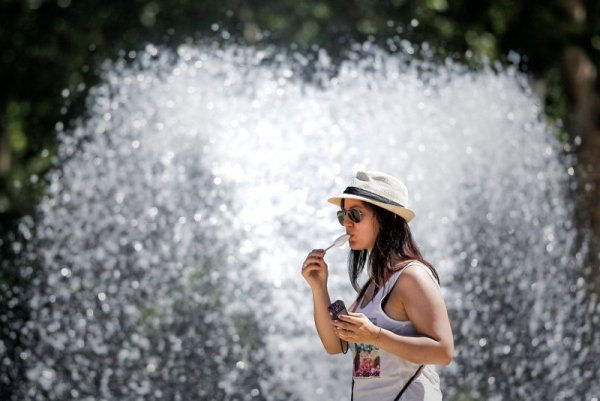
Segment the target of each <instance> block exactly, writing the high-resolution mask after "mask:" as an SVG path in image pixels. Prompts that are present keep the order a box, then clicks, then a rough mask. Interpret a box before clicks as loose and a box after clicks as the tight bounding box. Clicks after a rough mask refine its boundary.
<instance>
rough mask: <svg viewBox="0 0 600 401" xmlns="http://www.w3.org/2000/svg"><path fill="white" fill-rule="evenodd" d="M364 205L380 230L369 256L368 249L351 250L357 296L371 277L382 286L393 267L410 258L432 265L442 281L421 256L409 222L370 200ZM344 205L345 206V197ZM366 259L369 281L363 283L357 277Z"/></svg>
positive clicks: (349, 258)
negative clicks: (371, 212) (370, 211)
mask: <svg viewBox="0 0 600 401" xmlns="http://www.w3.org/2000/svg"><path fill="white" fill-rule="evenodd" d="M364 204H365V206H366V207H368V208H369V209H370V210H372V211H373V213H374V214H375V218H376V219H377V222H378V223H379V232H378V233H377V238H376V239H375V245H374V246H373V250H372V251H371V255H370V257H369V253H368V251H367V250H361V251H350V254H349V255H348V275H349V276H350V283H352V287H354V289H355V290H356V291H357V292H358V293H359V295H358V298H360V297H362V295H363V294H364V292H365V291H366V289H367V287H368V285H369V283H370V281H371V280H372V281H374V282H375V285H376V286H377V287H381V286H383V284H384V283H385V280H386V279H387V278H388V276H389V274H390V271H391V269H392V268H393V267H395V266H398V265H399V264H402V263H403V262H408V261H411V260H418V261H419V262H421V263H423V264H424V265H425V266H427V267H428V268H430V269H431V271H432V273H433V275H434V276H435V278H436V280H437V281H438V282H439V281H440V279H439V276H438V274H437V271H436V270H435V268H434V267H433V265H432V264H431V263H429V262H428V261H426V260H425V259H424V258H423V256H422V255H421V251H420V250H419V247H418V246H417V244H416V243H415V241H414V239H413V237H412V234H411V232H410V227H409V226H408V222H407V221H406V220H404V219H403V218H402V217H400V216H398V215H397V214H395V213H392V212H390V211H388V210H385V209H382V208H381V207H379V206H376V205H373V204H371V203H368V202H364ZM341 206H342V208H343V207H344V200H343V199H342V205H341ZM367 259H369V280H368V281H367V282H366V283H365V284H364V285H363V286H361V285H360V284H359V282H358V278H359V277H360V275H361V273H362V272H363V270H364V268H365V264H366V262H367Z"/></svg>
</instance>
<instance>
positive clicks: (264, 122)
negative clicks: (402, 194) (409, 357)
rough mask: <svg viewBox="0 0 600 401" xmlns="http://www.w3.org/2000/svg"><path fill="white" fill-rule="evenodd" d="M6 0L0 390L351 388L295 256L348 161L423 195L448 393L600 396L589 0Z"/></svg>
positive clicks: (193, 395) (417, 226)
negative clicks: (328, 346) (321, 333)
mask: <svg viewBox="0 0 600 401" xmlns="http://www.w3.org/2000/svg"><path fill="white" fill-rule="evenodd" d="M0 7H1V8H0V10H1V12H0V43H1V44H2V46H1V48H0V61H1V64H0V65H1V74H2V75H1V82H2V88H3V90H2V91H0V99H2V103H1V106H2V107H1V108H0V113H1V114H0V116H1V118H0V123H1V124H2V127H1V128H2V130H1V131H0V217H1V222H2V223H1V224H2V226H1V232H0V252H1V253H0V257H1V259H0V269H1V270H0V273H1V276H0V278H1V280H2V281H1V282H0V322H1V324H0V367H1V370H0V386H1V387H0V398H1V399H7V400H11V401H12V400H67V399H84V400H113V399H116V400H140V399H143V400H162V399H169V400H255V399H256V400H284V399H285V400H290V399H293V400H344V399H348V395H349V391H350V374H351V372H350V360H349V359H348V356H346V357H343V356H336V357H331V356H328V355H327V354H326V353H325V352H324V351H323V350H322V347H321V345H320V343H319V340H318V337H317V336H316V333H315V330H314V325H313V323H312V306H311V296H310V290H309V288H308V286H307V285H306V284H305V283H304V282H303V280H302V279H301V277H300V275H299V273H298V267H299V265H300V262H301V260H302V259H303V257H304V255H305V253H306V252H307V251H308V250H310V249H312V248H316V247H324V246H327V245H329V243H330V242H331V241H332V240H333V239H335V238H336V237H337V236H338V235H339V234H340V233H341V227H340V226H339V224H338V223H337V222H336V219H335V209H334V208H333V206H331V205H329V204H327V203H326V198H327V197H328V196H330V195H333V194H335V193H337V192H338V191H339V190H341V189H343V188H344V187H345V186H346V184H347V182H348V181H349V179H350V178H351V177H352V176H353V174H354V173H355V171H356V170H357V169H380V170H384V171H387V172H390V173H392V174H395V175H398V176H400V177H402V178H403V179H404V180H405V182H406V184H407V186H408V187H409V190H410V194H411V199H412V203H413V207H414V209H415V211H416V212H417V218H416V219H415V220H414V224H413V228H414V231H415V235H416V238H417V241H418V242H419V244H420V245H421V247H422V250H423V251H424V254H425V255H426V257H427V259H428V260H430V261H431V262H432V263H433V264H435V265H436V267H438V270H439V271H440V275H441V279H442V285H443V288H444V295H445V297H446V301H447V304H448V308H449V312H450V317H451V323H452V326H453V330H454V333H455V341H456V355H455V358H454V362H453V363H452V364H451V365H450V366H449V367H444V368H439V369H438V371H439V373H440V375H441V378H442V386H443V387H442V389H443V392H444V394H445V397H446V399H448V400H520V399H532V398H533V399H544V400H573V399H582V400H590V401H591V400H598V398H600V374H599V373H598V369H597V368H596V365H597V363H596V361H597V360H598V358H599V357H600V355H599V353H600V334H598V333H600V331H599V330H598V329H599V326H600V321H599V317H598V316H599V315H600V313H599V312H600V310H599V309H598V308H599V306H598V300H597V295H598V293H599V292H600V285H599V262H598V260H599V258H598V238H599V237H600V217H598V216H599V215H600V211H599V210H598V201H597V199H598V182H599V181H598V180H599V173H598V172H597V170H598V160H599V159H598V155H600V139H599V137H598V136H599V134H598V132H599V127H598V120H597V115H598V107H599V105H600V102H599V99H598V84H597V78H596V76H597V68H598V60H600V57H599V54H600V34H599V32H598V26H599V24H600V20H599V18H600V10H598V7H599V5H597V4H596V3H592V2H591V1H588V2H584V1H556V2H550V3H548V2H541V1H540V2H528V4H527V5H524V4H521V2H512V1H508V2H494V3H493V4H487V3H481V2H467V1H463V2H447V1H445V0H441V1H427V2H410V1H392V2H389V3H386V5H385V6H381V5H379V6H378V5H377V4H372V3H370V2H363V1H354V2H316V1H315V2H291V1H290V2H286V1H279V2H276V3H275V2H262V3H260V4H250V3H249V2H239V1H230V2H219V3H217V2H214V3H212V2H185V1H184V2H180V3H178V4H177V5H174V4H171V3H167V2H158V1H155V2H138V3H135V4H127V3H124V4H123V5H106V4H102V3H100V2H91V1H89V2H85V3H83V4H80V3H71V2H70V1H68V0H67V1H62V0H61V1H58V2H47V1H28V2H7V3H4V4H3V5H2V6H0ZM411 224H412V223H411ZM347 251H348V248H347V247H342V248H341V249H333V250H331V251H330V252H329V255H328V257H327V258H328V262H329V264H330V269H331V275H330V292H331V295H332V297H333V298H343V299H345V300H347V301H348V302H349V301H351V300H352V296H353V294H352V291H351V288H350V285H349V283H348V279H347V274H346V267H345V255H346V253H347Z"/></svg>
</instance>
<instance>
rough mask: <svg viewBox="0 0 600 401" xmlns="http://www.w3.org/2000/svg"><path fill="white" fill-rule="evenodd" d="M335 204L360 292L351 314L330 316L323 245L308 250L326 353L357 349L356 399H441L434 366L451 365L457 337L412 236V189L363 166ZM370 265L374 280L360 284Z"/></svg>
mask: <svg viewBox="0 0 600 401" xmlns="http://www.w3.org/2000/svg"><path fill="white" fill-rule="evenodd" d="M329 202H331V203H333V204H335V205H338V206H339V207H340V208H341V209H340V210H339V211H338V219H339V221H340V223H341V224H342V225H343V226H344V227H345V229H346V233H347V234H349V235H350V237H349V243H350V248H351V252H350V254H349V257H348V270H349V274H350V280H351V282H352V285H353V286H354V288H355V289H356V290H357V292H358V296H357V299H356V301H355V302H354V303H353V304H352V306H351V307H350V309H349V311H350V312H348V314H344V315H340V316H339V318H338V319H335V320H332V319H331V318H330V313H329V311H328V306H329V305H330V303H331V299H330V297H329V293H328V290H327V277H328V272H327V269H328V267H327V264H326V263H325V261H324V259H323V257H324V256H325V252H324V251H323V250H319V249H317V250H313V251H311V252H310V253H309V254H308V256H307V257H306V260H305V261H304V263H303V265H302V276H303V277H304V279H305V280H306V281H307V282H308V284H309V285H310V287H311V289H312V293H313V303H314V318H315V325H316V328H317V332H318V333H319V337H320V338H321V341H322V343H323V346H324V347H325V350H326V351H327V352H328V353H330V354H338V353H341V352H344V353H345V351H346V350H347V349H348V346H350V348H351V349H352V352H353V354H354V358H353V366H354V368H353V380H352V399H353V400H354V401H363V400H369V401H372V400H377V401H388V400H389V401H392V400H403V401H416V400H419V401H438V400H441V399H442V394H441V391H440V386H439V378H438V376H437V374H436V372H435V371H434V370H433V368H431V367H430V366H427V365H448V364H449V363H450V362H451V361H452V354H453V351H454V340H453V336H452V330H451V328H450V322H449V320H448V313H447V311H446V306H445V304H444V300H443V298H442V294H441V292H440V288H439V284H438V279H437V273H436V272H435V269H434V268H433V266H431V265H430V264H429V263H428V262H427V261H425V260H424V259H423V257H422V256H421V253H420V252H419V249H418V247H417V246H416V244H415V242H414V241H413V239H412V236H411V232H410V229H409V226H408V222H409V221H410V220H411V219H412V218H413V217H414V213H413V212H412V211H411V210H410V209H409V208H408V192H407V190H406V187H405V186H404V184H402V182H401V181H400V180H398V179H397V178H394V177H392V176H390V175H388V174H385V173H380V172H366V171H359V172H358V173H357V174H356V178H355V179H354V180H353V181H352V183H351V185H350V186H349V187H348V188H346V190H345V191H344V193H343V194H341V195H339V196H337V197H334V198H331V199H329ZM365 265H366V266H367V274H368V280H367V282H366V283H365V284H364V285H363V286H362V287H360V286H359V284H358V281H359V276H360V274H361V273H362V272H363V271H364V268H365Z"/></svg>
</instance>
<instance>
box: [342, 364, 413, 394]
mask: <svg viewBox="0 0 600 401" xmlns="http://www.w3.org/2000/svg"><path fill="white" fill-rule="evenodd" d="M424 367H425V365H421V366H419V369H417V371H416V372H415V374H414V375H412V377H411V378H410V379H408V381H407V382H406V384H405V385H404V387H402V389H401V390H400V392H399V393H398V395H397V396H396V398H394V401H398V400H399V399H400V397H402V394H404V392H405V391H406V389H407V388H408V386H410V384H411V383H412V382H413V381H415V379H416V378H417V376H419V373H421V370H423V368H424ZM350 401H354V378H352V392H351V393H350Z"/></svg>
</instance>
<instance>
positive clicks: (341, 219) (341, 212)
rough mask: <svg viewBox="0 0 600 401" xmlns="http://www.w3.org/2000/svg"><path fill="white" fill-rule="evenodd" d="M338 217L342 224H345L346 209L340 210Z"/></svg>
mask: <svg viewBox="0 0 600 401" xmlns="http://www.w3.org/2000/svg"><path fill="white" fill-rule="evenodd" d="M337 218H338V221H339V222H340V224H341V225H344V211H342V210H338V212H337Z"/></svg>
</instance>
